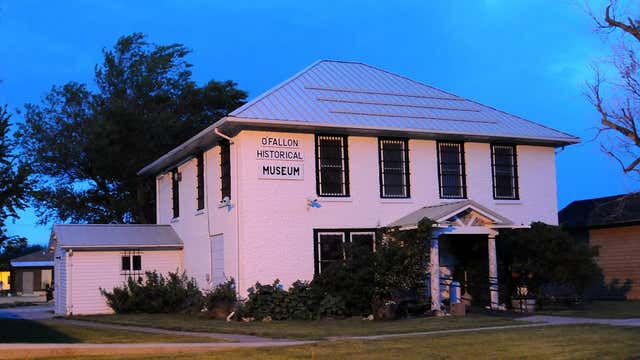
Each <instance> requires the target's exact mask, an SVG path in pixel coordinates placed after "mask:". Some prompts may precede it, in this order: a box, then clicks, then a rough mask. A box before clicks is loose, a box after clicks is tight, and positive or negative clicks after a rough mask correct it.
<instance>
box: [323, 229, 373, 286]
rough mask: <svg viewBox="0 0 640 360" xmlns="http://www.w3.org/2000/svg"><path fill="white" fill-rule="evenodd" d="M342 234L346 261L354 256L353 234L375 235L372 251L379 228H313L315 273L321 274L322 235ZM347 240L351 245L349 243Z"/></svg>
mask: <svg viewBox="0 0 640 360" xmlns="http://www.w3.org/2000/svg"><path fill="white" fill-rule="evenodd" d="M337 234H341V235H342V238H343V243H342V253H343V260H342V261H345V260H346V259H347V257H348V256H353V254H352V253H351V252H350V249H351V243H352V235H364V234H371V235H372V236H373V239H372V240H373V242H372V249H371V250H372V251H375V250H376V240H377V237H378V234H377V229H375V228H349V229H313V257H314V262H313V263H314V273H315V274H316V275H317V274H320V272H321V270H322V268H321V266H320V265H321V259H320V235H337ZM347 242H348V243H349V245H347Z"/></svg>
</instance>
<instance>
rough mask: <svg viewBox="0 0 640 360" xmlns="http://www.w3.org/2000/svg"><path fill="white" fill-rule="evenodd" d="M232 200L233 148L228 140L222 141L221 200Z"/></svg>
mask: <svg viewBox="0 0 640 360" xmlns="http://www.w3.org/2000/svg"><path fill="white" fill-rule="evenodd" d="M225 197H228V198H229V199H231V146H230V144H229V141H228V140H226V139H222V140H220V199H221V200H222V199H224V198H225Z"/></svg>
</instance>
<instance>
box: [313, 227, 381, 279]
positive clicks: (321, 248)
mask: <svg viewBox="0 0 640 360" xmlns="http://www.w3.org/2000/svg"><path fill="white" fill-rule="evenodd" d="M375 237H376V232H375V229H340V230H336V229H327V230H320V229H316V230H314V254H315V271H316V273H318V274H319V273H320V272H322V270H323V269H326V268H327V267H329V266H330V265H331V264H334V263H336V262H341V261H345V260H346V259H350V258H352V257H354V256H358V255H360V254H364V253H371V252H373V251H375Z"/></svg>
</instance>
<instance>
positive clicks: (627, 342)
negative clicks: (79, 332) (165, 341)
mask: <svg viewBox="0 0 640 360" xmlns="http://www.w3.org/2000/svg"><path fill="white" fill-rule="evenodd" d="M638 339H640V329H639V328H621V327H611V326H606V325H583V326H581V325H568V326H545V327H539V328H520V329H510V330H491V331H481V332H475V333H463V334H455V335H433V336H413V337H404V338H394V339H387V340H372V341H337V342H326V341H323V342H319V343H316V344H311V345H302V346H295V347H286V348H260V349H235V350H225V351H215V352H208V353H201V352H200V353H174V354H161V355H157V354H156V355H154V354H148V355H143V356H141V355H140V354H137V355H135V356H133V355H131V356H127V355H123V354H119V355H118V356H111V357H110V356H103V357H91V359H101V360H111V359H141V360H169V359H178V360H186V359H196V360H205V359H231V360H233V359H266V360H275V359H367V360H375V359H409V360H411V359H428V358H433V359H560V360H564V359H629V358H636V357H638V356H639V355H640V341H638ZM85 358H86V359H89V357H84V358H83V357H65V359H76V360H77V359H85ZM51 359H54V358H51ZM56 359H62V358H56Z"/></svg>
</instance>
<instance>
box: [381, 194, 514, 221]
mask: <svg viewBox="0 0 640 360" xmlns="http://www.w3.org/2000/svg"><path fill="white" fill-rule="evenodd" d="M467 209H472V210H475V211H477V212H478V213H480V214H482V215H484V216H487V217H488V218H490V219H492V220H494V221H495V222H496V223H497V225H513V221H511V220H509V219H507V218H506V217H504V216H502V215H500V214H498V213H496V212H495V211H493V210H491V209H489V208H486V207H484V206H482V205H480V204H478V203H477V202H475V201H473V200H462V201H455V202H447V203H441V204H437V205H431V206H425V207H423V208H420V209H418V210H416V211H413V212H411V213H409V214H407V215H405V216H403V217H401V218H400V219H398V220H396V221H394V222H391V223H390V224H389V225H388V226H389V227H396V226H398V227H411V226H415V225H417V224H418V222H419V221H420V220H422V219H424V218H428V219H431V220H433V221H435V222H437V223H441V222H444V221H447V220H448V219H449V218H451V217H453V216H455V215H456V214H459V213H460V212H462V211H465V210H467Z"/></svg>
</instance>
